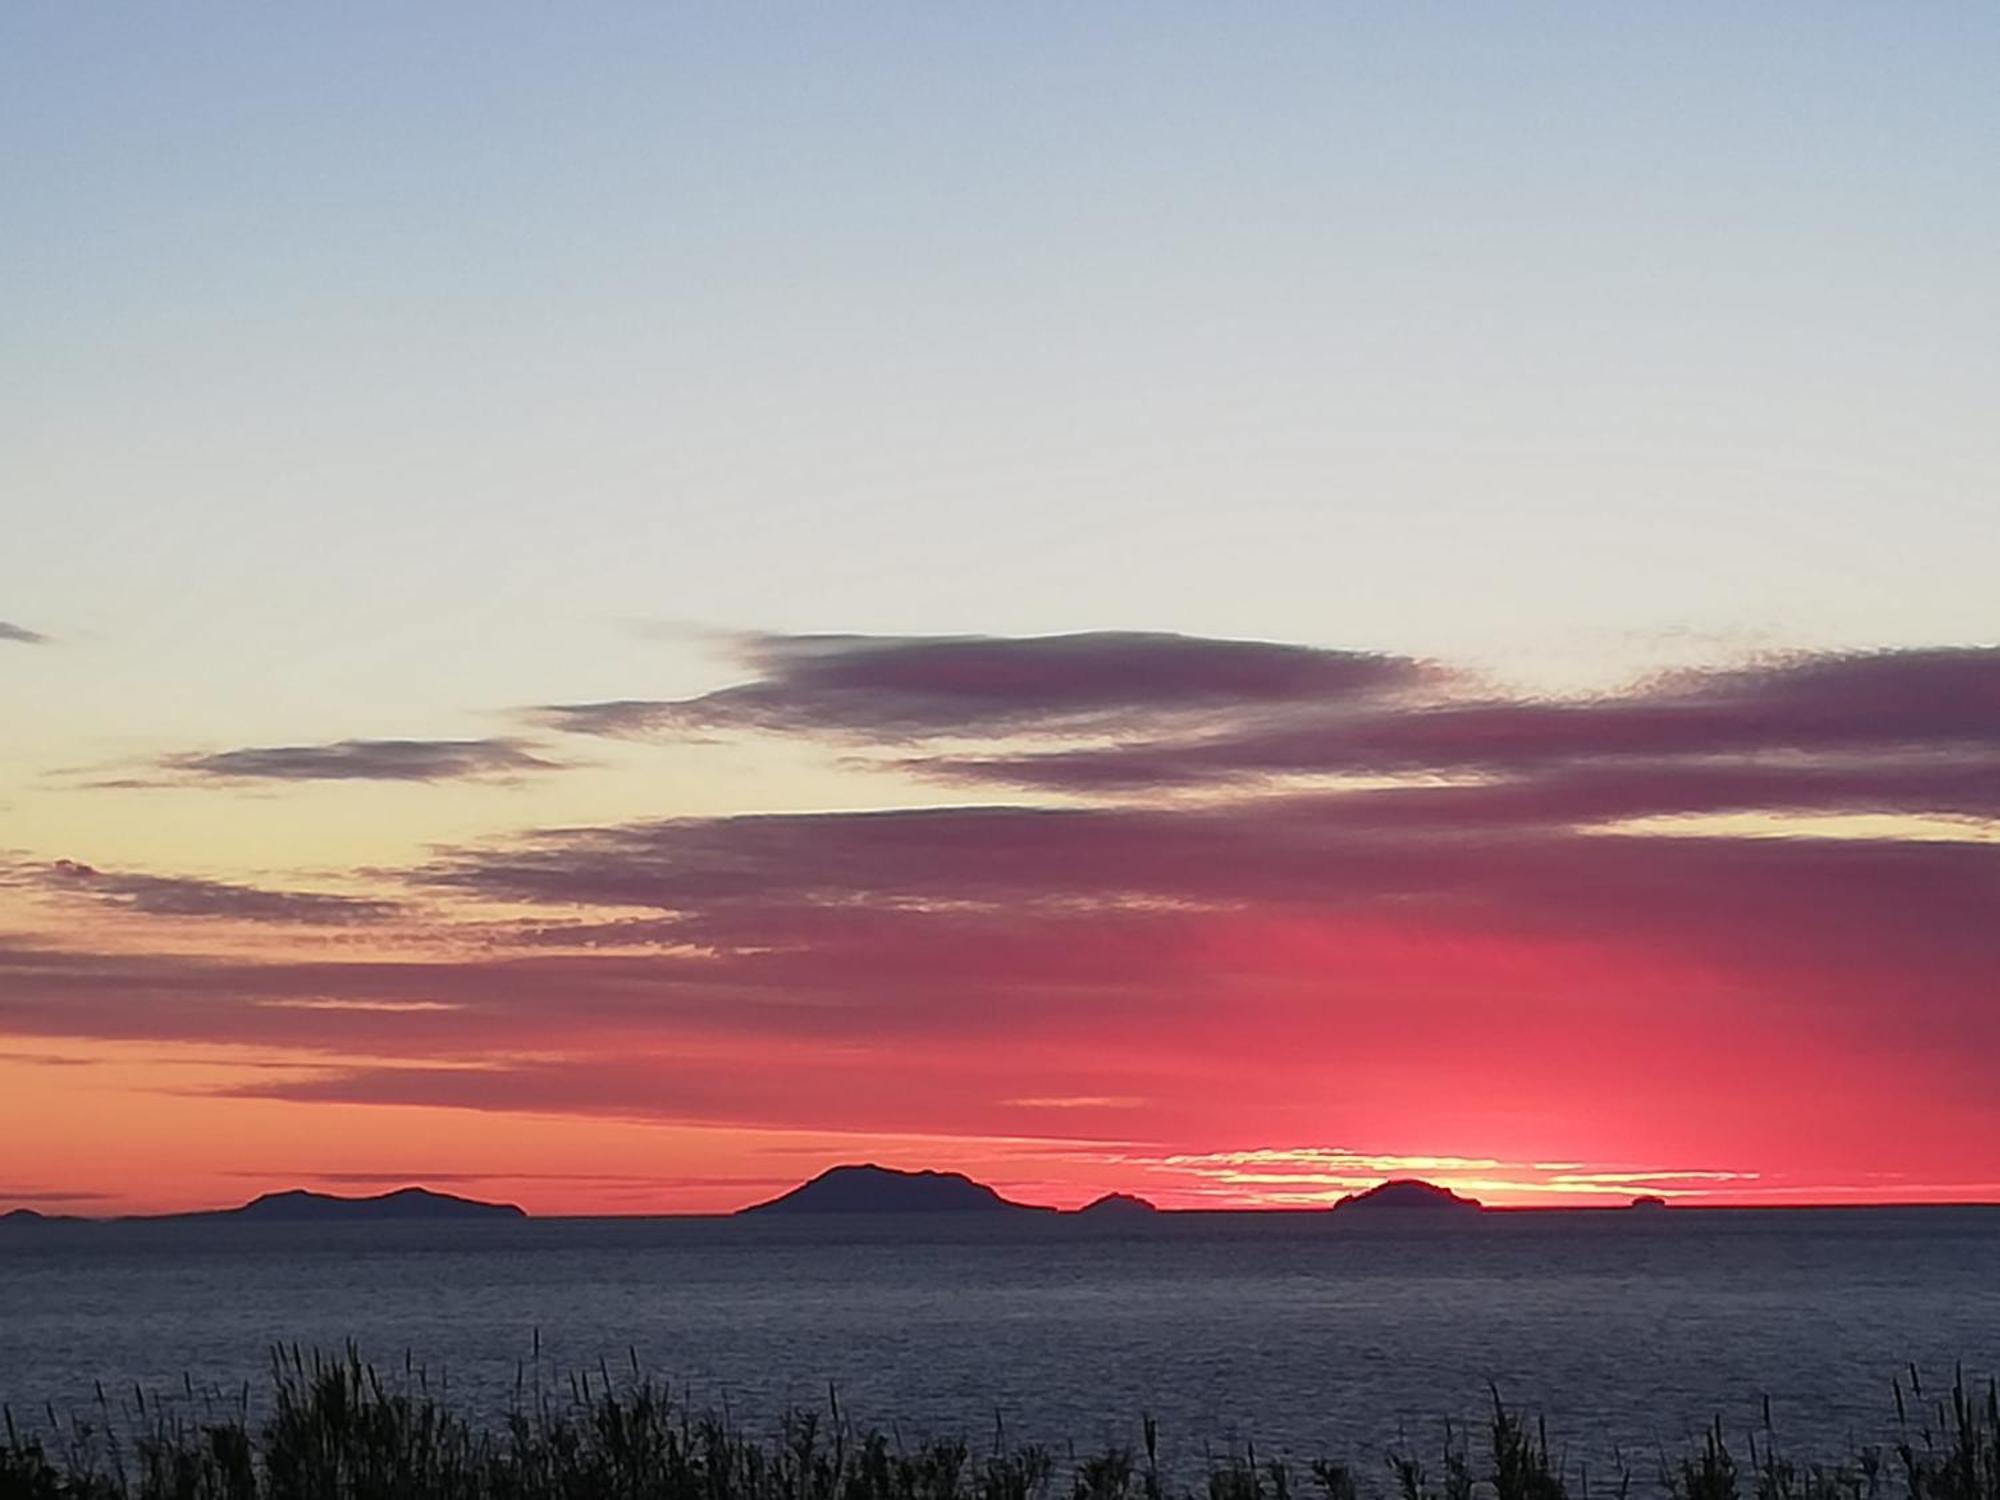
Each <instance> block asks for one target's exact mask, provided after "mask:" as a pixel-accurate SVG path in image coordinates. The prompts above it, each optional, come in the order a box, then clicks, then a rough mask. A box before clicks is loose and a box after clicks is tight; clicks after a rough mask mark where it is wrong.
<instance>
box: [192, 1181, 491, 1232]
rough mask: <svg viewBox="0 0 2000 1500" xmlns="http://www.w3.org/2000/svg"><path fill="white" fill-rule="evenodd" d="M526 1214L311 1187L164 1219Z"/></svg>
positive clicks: (411, 1194) (303, 1220) (471, 1201)
mask: <svg viewBox="0 0 2000 1500" xmlns="http://www.w3.org/2000/svg"><path fill="white" fill-rule="evenodd" d="M527 1216H528V1214H527V1210H526V1209H524V1208H522V1207H520V1206H519V1205H518V1204H514V1203H485V1202H481V1201H480V1200H479V1199H477V1198H461V1197H459V1196H458V1195H457V1194H455V1193H438V1192H433V1191H432V1190H431V1189H429V1188H421V1187H406V1188H397V1189H396V1190H395V1191H394V1192H389V1193H376V1194H374V1195H372V1196H369V1197H358V1198H344V1197H341V1196H338V1195H337V1194H334V1193H316V1192H313V1191H312V1190H311V1189H310V1188H291V1189H288V1190H286V1191H284V1192H277V1193H264V1194H262V1195H260V1196H259V1197H256V1198H252V1199H251V1200H250V1201H249V1202H248V1203H243V1204H239V1205H238V1206H236V1207H235V1208H211V1209H203V1210H201V1211H199V1212H196V1213H188V1214H169V1215H167V1216H166V1217H168V1218H174V1219H241V1220H248V1221H252V1222H256V1223H264V1224H334V1223H346V1222H354V1221H358V1222H363V1223H383V1222H400V1221H404V1220H411V1219H525V1218H526V1217H527Z"/></svg>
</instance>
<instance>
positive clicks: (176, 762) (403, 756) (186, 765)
mask: <svg viewBox="0 0 2000 1500" xmlns="http://www.w3.org/2000/svg"><path fill="white" fill-rule="evenodd" d="M162 764H163V766H164V767H165V768H166V769H167V770H170V771H175V772H180V773H182V774H184V775H188V776H195V777H203V778H207V779H210V780H214V781H223V782H236V781H422V782H432V781H454V780H464V779H471V778H480V777H503V778H504V777H512V776H518V775H521V774H524V773H526V772H531V771H553V770H559V769H561V768H560V767H559V766H558V765H557V763H556V762H554V761H550V760H545V759H543V758H542V757H540V756H538V755H536V754H534V753H532V751H531V749H530V748H529V747H528V746H527V745H525V744H524V743H523V742H522V741H520V740H513V739H479V740H339V741H337V742H335V743H333V744H328V745H265V746H252V747H248V748H245V749H241V750H217V751H212V752H209V753H206V754H196V755H177V756H172V757H170V758H169V759H167V760H166V761H164V762H162Z"/></svg>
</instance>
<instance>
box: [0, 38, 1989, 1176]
mask: <svg viewBox="0 0 2000 1500" xmlns="http://www.w3.org/2000/svg"><path fill="white" fill-rule="evenodd" d="M1996 73H2000V13H1996V12H1995V11H1994V10H1993V9H1992V8H1991V7H1988V6H1984V5H1976V4H1918V5H1909V6H1894V7H1890V6H1881V5H1850V4H1841V3H1812V4H1803V3H1801V4H1786V3H1772V4H1767V5H1760V6H1757V7H1741V6H1731V5H1724V4H1720V3H1705V0H1704V3H1694V4H1688V5H1680V6H1674V7H1627V6H1585V5H1577V4H1521V5H1512V6H1482V7H1477V8H1467V7H1459V6H1446V5H1431V4H1422V3H1412V4H1398V5H1393V6H1387V5H1361V4H1340V5H1288V4H1274V5H1269V6H1260V7H1258V8H1257V9H1256V10H1255V11H1254V13H1252V12H1224V11H1221V10H1217V9H1215V8H1214V7H1207V6H1194V5H1180V4H1171V3H1167V4H1158V5H1147V6H1126V5H1103V6H1091V7H1080V6H1054V5H1039V4H1029V5H1018V6H1006V7H990V8H984V9H979V8H973V7H963V6H950V7H937V6H916V5H893V4H879V5H869V6H859V7H805V6H794V5H785V4H778V5H770V6H758V7H725V6H707V5H689V6H676V7H661V6H652V5H636V4H635V5H617V4H593V5H589V6H583V7H565V8H560V9H551V8H548V7H540V6H527V5H509V4H502V5H487V4H482V5H477V6H473V5H454V4H448V3H440V4H436V5H427V6H423V7H415V8H413V7H407V6H394V5H370V4H357V5H350V6H342V7H338V8H326V7H318V8H305V7H289V8H272V9H267V10H261V11H255V12H248V11H244V10H242V9H241V8H240V7H223V6H214V5H202V4H194V5H188V6H178V7H173V8H159V7H145V6H139V5H131V4H112V5H105V6H95V7H75V6H69V5H63V4H58V3H53V0H47V3H44V0H29V3H26V4H20V5H14V6H10V7H8V8H7V10H6V13H5V14H4V16H0V135H4V139H5V140H6V141H7V142H8V149H7V150H6V151H5V152H0V222H4V224H5V226H6V227H5V232H4V233H0V725H4V732H0V1136H4V1138H5V1139H7V1140H8V1141H10V1142H11V1143H13V1149H11V1150H10V1151H9V1153H8V1160H7V1163H6V1164H5V1165H4V1166H0V1209H4V1208H6V1207H10V1206H16V1205H19V1206H32V1207H36V1208H40V1209H43V1210H47V1211H62V1212H78V1213H91V1214H112V1213H123V1212H150V1211H159V1210H172V1209H180V1208H188V1207H196V1206H206V1205H210V1204H215V1203H222V1202H230V1201H235V1200H237V1199H241V1198H244V1197H247V1196H249V1195H251V1194H253V1193H255V1192H259V1191H264V1190H267V1189H271V1188H279V1187H291V1186H298V1185H303V1186H313V1187H320V1188H323V1189H327V1190H333V1191H374V1190H379V1189H384V1188H389V1187H396V1186H401V1185H403V1184H405V1183H409V1182H423V1183H428V1184H430V1185H433V1186H436V1187H440V1188H447V1189H452V1190H456V1191H464V1192H469V1193H472V1194H474V1195H476V1196H489V1197H505V1198H508V1199H510V1200H512V1201H516V1202H520V1203H522V1204H524V1205H526V1206H528V1207H529V1208H530V1209H531V1210H533V1211H536V1212H544V1213H639V1212H693V1211H700V1212H709V1211H720V1210H726V1209H730V1208H734V1207H736V1206H739V1205H741V1204H743V1203H746V1202H749V1201H753V1200H755V1199H758V1198H761V1197H765V1196H769V1195H771V1194H772V1193H774V1192H776V1191H779V1190H781V1189H783V1188H784V1187H787V1186H789V1185H790V1184H791V1183H793V1182H795V1181H797V1180H798V1179H800V1178H801V1177H804V1176H807V1175H810V1174H811V1173H812V1172H815V1171H817V1170H819V1169H821V1168H823V1167H825V1166H828V1165H831V1164H833V1163H835V1162H841V1161H859V1160H874V1161H880V1162H884V1163H886V1164H891V1165H898V1166H906V1167H917V1166H937V1167H947V1168H955V1169H960V1170H965V1171H968V1172H971V1173H973V1174H974V1175H976V1176H978V1177H980V1178H981V1179H982V1180H985V1181H989V1182H992V1183H994V1184H995V1185H996V1186H999V1187H1001V1188H1002V1189H1003V1190H1005V1191H1007V1192H1009V1193H1011V1194H1013V1195H1015V1196H1018V1197H1022V1198H1026V1199H1030V1200H1033V1201H1038V1202H1050V1203H1059V1204H1066V1205H1067V1204H1075V1203H1080V1202H1082V1201H1085V1200H1086V1199H1088V1198H1090V1197H1092V1196H1095V1195H1096V1194H1097V1193H1099V1192H1103V1191H1109V1190H1114V1189H1116V1190H1124V1191H1132V1192H1139V1193H1143V1194H1145V1195H1146V1196H1148V1197H1150V1198H1153V1199H1154V1200H1155V1201H1157V1202H1160V1203H1162V1204H1167V1205H1173V1206H1183V1207H1200V1206H1213V1207H1250V1206H1259V1205H1263V1206H1293V1207H1305V1206H1312V1205H1315V1204H1322V1203H1326V1202H1330V1201H1332V1200H1334V1199H1336V1198H1338V1197H1339V1196H1341V1195H1342V1194H1343V1193H1346V1192H1349V1191H1353V1190H1355V1189H1357V1188H1361V1187H1366V1186H1368V1185H1370V1184H1372V1183H1374V1182H1377V1181H1380V1180H1382V1179H1383V1178H1384V1177H1387V1176H1401V1175H1421V1176H1425V1177H1429V1178H1432V1179H1434V1180H1438V1181H1443V1182H1448V1183H1450V1184H1451V1185H1453V1186H1454V1187H1456V1188H1458V1189H1459V1190H1461V1191H1469V1192H1472V1193H1474V1194H1475V1195H1477V1196H1480V1197H1482V1198H1484V1199H1486V1200H1487V1201H1489V1202H1494V1203H1518V1204H1533V1203H1572V1204H1588V1203H1617V1202H1622V1201H1625V1200H1626V1199H1628V1198H1629V1197H1631V1196H1633V1195H1634V1194H1636V1193H1641V1192H1646V1193H1659V1194H1661V1195H1663V1196H1668V1197H1673V1198H1679V1199H1684V1200H1686V1201H1690V1202H1717V1203H1740V1202H1775V1203H1797V1202H1816V1201H1857V1200H1863V1201H1933V1200H1968V1199H1982V1200H1994V1199H2000V1089H1996V1088H1995V1087H1994V1084H1993V1081H1992V1069H1991V1064H1990V1059H1991V1058H1992V1057H1993V1056H1995V1055H2000V1005H1996V1004H1995V998H1996V995H2000V843H1997V842H1996V830H2000V645H1996V641H2000V623H1996V621H2000V611H1996V608H1995V605H1994V602H1993V600H1994V588H1993V582H1992V578H1993V566H1994V562H1995V558H1996V556H2000V520H1996V516H2000V506H1996V493H1995V492H1996V488H2000V422H1996V421H1995V420H1994V412H1995V406H1996V397H2000V336H1997V335H2000V281H1996V278H1995V277H1994V276H1993V274H1992V267H1993V266H1994V265H1995V264H1996V263H2000V181H1996V178H2000V170H1996V157H1995V153H1994V150H1993V142H1994V141H1995V140H1996V139H2000V94H1996V92H1995V91H1994V89H1993V88H1992V86H1991V80H1992V79H1993V77H1994V76H1996Z"/></svg>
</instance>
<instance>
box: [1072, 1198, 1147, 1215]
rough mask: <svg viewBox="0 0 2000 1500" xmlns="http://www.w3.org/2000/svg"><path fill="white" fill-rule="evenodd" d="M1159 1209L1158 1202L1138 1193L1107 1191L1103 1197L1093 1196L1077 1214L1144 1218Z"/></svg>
mask: <svg viewBox="0 0 2000 1500" xmlns="http://www.w3.org/2000/svg"><path fill="white" fill-rule="evenodd" d="M1159 1211H1160V1206H1159V1205H1158V1204H1157V1203H1149V1202H1147V1201H1146V1200H1145V1199H1144V1198H1141V1197H1139V1196H1138V1195H1137V1194H1136V1193H1106V1194H1105V1195H1104V1196H1103V1197H1102V1198H1093V1199H1091V1201H1090V1202H1088V1203H1086V1204H1084V1205H1083V1207H1082V1208H1079V1209H1077V1210H1075V1212H1076V1213H1077V1214H1079V1215H1088V1216H1089V1217H1091V1218H1093V1219H1144V1218H1149V1217H1151V1216H1152V1215H1154V1214H1156V1213H1158V1212H1159Z"/></svg>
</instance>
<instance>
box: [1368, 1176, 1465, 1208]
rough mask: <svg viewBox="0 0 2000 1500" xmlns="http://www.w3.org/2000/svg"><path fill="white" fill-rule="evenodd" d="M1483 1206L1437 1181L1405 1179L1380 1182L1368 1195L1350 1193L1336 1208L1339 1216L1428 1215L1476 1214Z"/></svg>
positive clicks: (1369, 1190) (1370, 1189)
mask: <svg viewBox="0 0 2000 1500" xmlns="http://www.w3.org/2000/svg"><path fill="white" fill-rule="evenodd" d="M1483 1207H1485V1205H1484V1204H1482V1203H1481V1202H1480V1201H1479V1200H1478V1199H1477V1198H1461V1197H1460V1196H1459V1195H1458V1194H1457V1193H1454V1192H1452V1191H1451V1189H1449V1188H1441V1187H1439V1186H1438V1185H1437V1184H1436V1183H1434V1182H1422V1181H1419V1180H1418V1179H1417V1178H1414V1177H1401V1178H1397V1179H1396V1180H1394V1181H1392V1182H1384V1183H1378V1184H1377V1185H1376V1186H1374V1187H1372V1188H1369V1189H1368V1191H1367V1192H1365V1193H1349V1194H1348V1195H1347V1196H1346V1197H1345V1198H1342V1199H1341V1200H1340V1201H1339V1202H1338V1203H1336V1204H1334V1205H1333V1209H1334V1212H1336V1213H1342V1212H1347V1211H1349V1210H1353V1209H1360V1210H1364V1211H1375V1212H1393V1211H1396V1210H1401V1209H1413V1210H1416V1211H1419V1212H1424V1213H1437V1212H1440V1211H1445V1212H1451V1211H1456V1212H1459V1213H1473V1212H1477V1211H1478V1210H1479V1209H1481V1208H1483Z"/></svg>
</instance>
